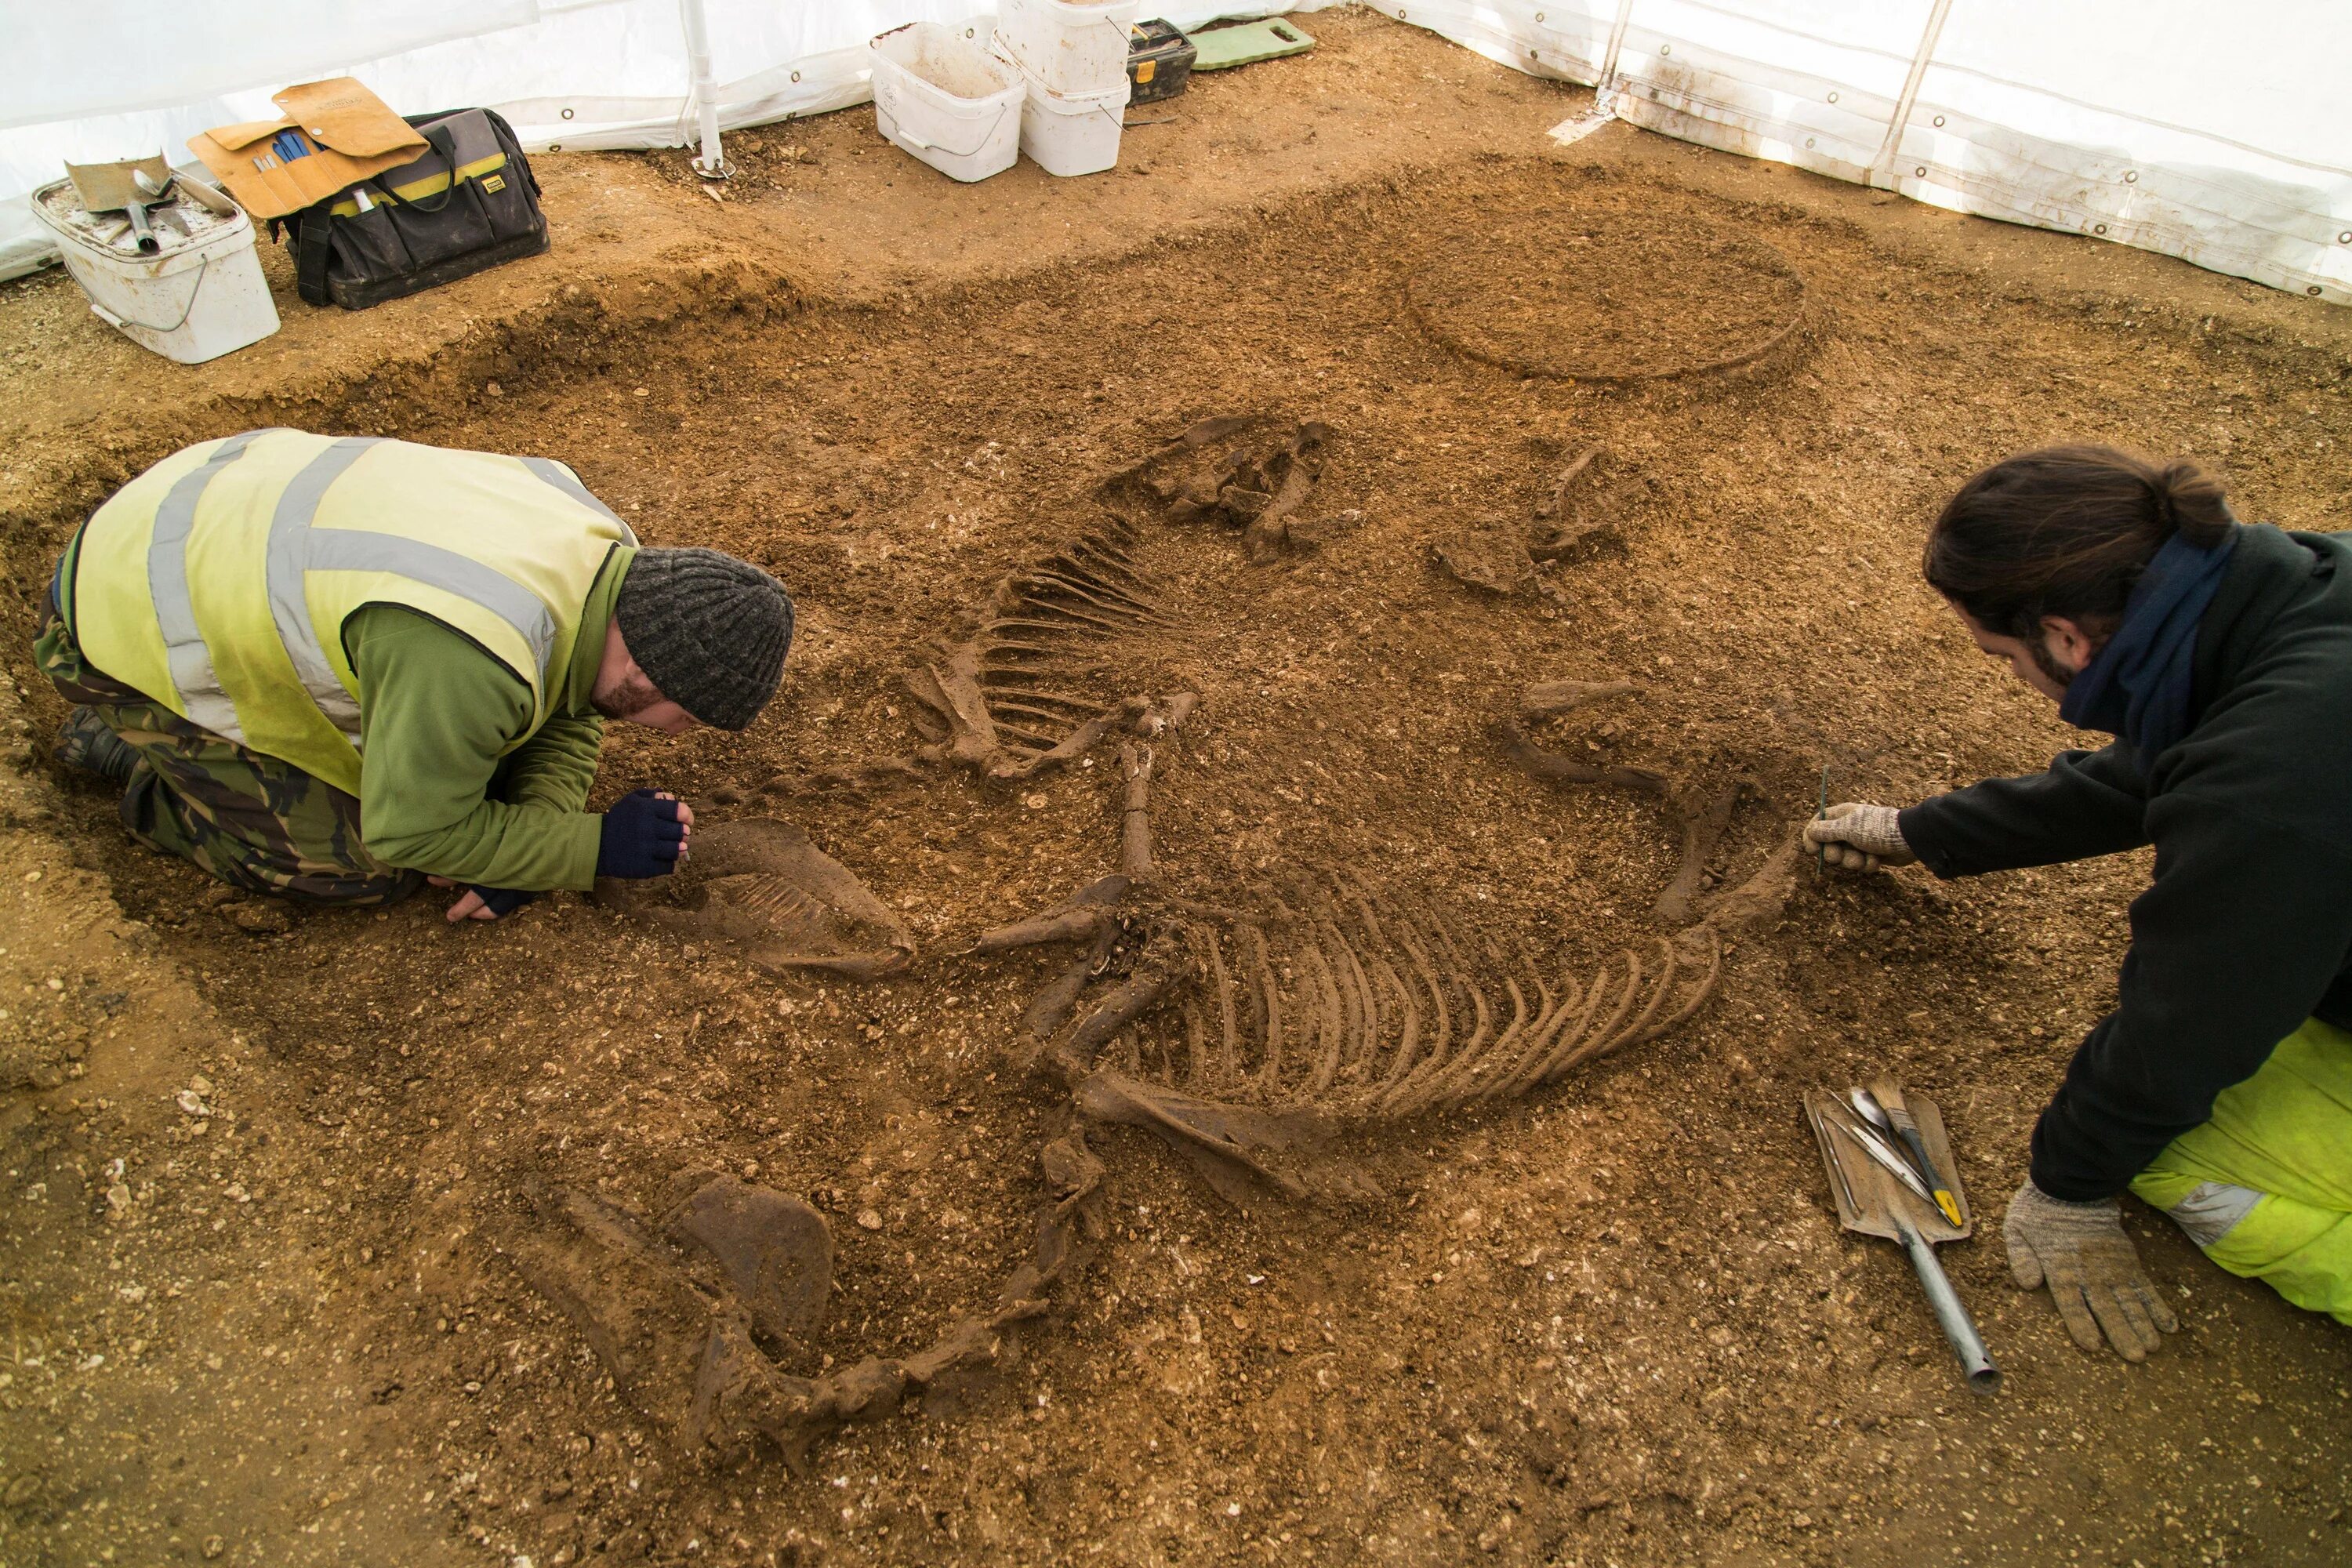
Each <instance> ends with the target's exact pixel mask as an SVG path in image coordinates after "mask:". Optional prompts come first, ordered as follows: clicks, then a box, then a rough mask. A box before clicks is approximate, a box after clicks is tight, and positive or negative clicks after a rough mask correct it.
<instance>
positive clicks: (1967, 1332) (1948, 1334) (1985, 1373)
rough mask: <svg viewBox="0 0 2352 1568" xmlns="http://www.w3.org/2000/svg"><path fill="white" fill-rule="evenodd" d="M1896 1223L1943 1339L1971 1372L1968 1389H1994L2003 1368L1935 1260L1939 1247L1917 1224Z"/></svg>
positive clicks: (1983, 1391) (1964, 1369)
mask: <svg viewBox="0 0 2352 1568" xmlns="http://www.w3.org/2000/svg"><path fill="white" fill-rule="evenodd" d="M1895 1225H1896V1226H1897V1227H1898V1228H1899V1229H1900V1230H1901V1232H1902V1236H1903V1250H1905V1251H1906V1252H1908V1253H1909V1254H1910V1255H1911V1267H1912V1268H1915V1269H1916V1270H1917V1271H1918V1274H1919V1288H1920V1289H1922V1290H1925V1291H1926V1292H1927V1305H1928V1306H1930V1307H1932V1308H1933V1309H1935V1312H1936V1321H1937V1323H1938V1324H1939V1325H1941V1326H1942V1328H1943V1331H1944V1338H1945V1339H1947V1340H1948V1341H1950V1342H1951V1345H1952V1353H1953V1354H1954V1355H1957V1356H1958V1357H1959V1358H1960V1370H1961V1371H1962V1372H1965V1373H1968V1376H1969V1392H1970V1393H1973V1394H1990V1393H1992V1392H1994V1391H1995V1390H1996V1389H1998V1388H2000V1368H1999V1367H1997V1366H1995V1365H1993V1364H1992V1357H1991V1356H1990V1355H1988V1354H1986V1353H1985V1342H1984V1336H1983V1335H1982V1334H1979V1332H1977V1324H1976V1320H1975V1319H1973V1318H1971V1317H1969V1310H1968V1309H1967V1308H1966V1307H1964V1306H1962V1305H1960V1298H1959V1293H1958V1291H1956V1290H1954V1289H1952V1282H1951V1280H1950V1279H1948V1278H1946V1276H1945V1274H1944V1266H1943V1265H1942V1264H1940V1263H1938V1262H1937V1261H1936V1249H1935V1248H1934V1247H1930V1246H1928V1245H1927V1237H1923V1236H1921V1235H1920V1234H1919V1230H1918V1227H1917V1226H1913V1225H1910V1224H1907V1223H1906V1222H1905V1221H1903V1220H1902V1219H1900V1218H1899V1217H1898V1218H1897V1219H1896V1220H1895Z"/></svg>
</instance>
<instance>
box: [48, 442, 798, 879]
mask: <svg viewBox="0 0 2352 1568" xmlns="http://www.w3.org/2000/svg"><path fill="white" fill-rule="evenodd" d="M792 635H793V607H792V601H791V599H790V598H789V597H787V596H786V595H785V593H784V590H783V587H782V584H778V583H777V582H776V581H775V579H773V578H772V577H770V576H769V575H768V574H766V573H764V572H762V571H761V570H760V569H759V568H758V567H756V566H752V565H751V564H749V563H745V562H741V561H738V560H735V559H734V558H733V557H731V556H727V555H722V554H719V552H716V551H711V550H641V549H639V548H638V546H637V541H636V536H635V534H634V533H632V532H631V531H630V530H629V527H628V525H627V524H626V523H625V522H623V521H621V520H620V519H619V518H618V517H616V516H615V515H614V513H613V511H612V510H610V509H609V508H607V507H606V506H605V505H604V503H603V502H602V501H600V500H597V499H596V498H595V497H594V496H593V495H591V494H589V493H588V490H587V489H586V488H585V487H583V485H582V484H581V482H580V480H579V479H578V477H577V476H575V475H574V474H573V473H572V470H571V469H570V468H565V467H564V466H563V465H562V464H561V463H558V462H555V461H553V460H551V459H550V458H514V457H503V456H499V455H498V454H495V453H489V452H463V451H451V450H447V449H445V448H442V447H421V446H416V445H414V444H412V443H410V442H406V441H389V440H375V439H371V438H368V437H341V438H337V437H327V436H310V435H305V434H304V433H302V432H301V431H299V430H261V431H255V432H249V433H247V434H245V435H241V436H231V437H227V438H226V439H225V440H219V441H205V442H202V443H200V444H198V445H196V446H194V447H189V448H187V449H186V450H185V451H183V452H179V453H175V454H174V455H173V456H172V457H169V458H164V459H163V461H162V462H160V463H158V464H156V465H155V466H154V467H153V468H149V469H148V470H147V471H146V472H145V473H142V474H141V475H140V476H139V477H138V478H136V479H132V480H131V482H130V483H129V484H127V485H125V486H123V487H122V489H121V490H119V491H117V492H116V493H115V494H114V495H113V496H112V497H111V498H110V500H108V501H107V502H106V503H105V504H104V505H103V506H101V507H100V508H99V509H98V510H97V511H96V512H95V513H93V514H92V515H91V516H90V518H89V521H88V522H86V523H84V524H83V525H82V527H81V529H80V530H79V531H78V532H77V533H76V534H75V536H74V538H73V540H72V542H70V543H69V544H68V546H67V548H66V552H65V553H64V555H63V557H62V558H61V559H60V560H59V562H58V571H57V575H56V577H55V578H54V580H53V581H52V583H51V585H50V590H49V595H48V602H47V616H46V618H45V620H44V622H43V625H42V627H41V633H40V638H39V641H38V643H37V646H36V649H35V653H36V657H37V661H38V663H39V665H40V668H41V669H42V671H43V672H44V673H45V674H47V676H48V678H49V679H51V680H52V681H53V682H55V683H56V685H57V688H58V691H59V692H61V693H63V694H64V696H65V698H66V700H68V702H71V703H73V704H74V705H75V706H74V709H73V712H72V714H71V716H70V717H69V718H68V721H67V722H66V726H65V731H64V732H63V734H62V735H61V736H60V737H59V739H58V759H59V760H60V761H62V762H65V763H70V764H73V765H75V766H78V767H81V768H85V769H88V770H89V771H90V772H92V773H99V774H102V775H103V776H105V777H106V778H108V779H110V780H111V781H113V782H114V783H115V784H119V785H120V786H121V790H122V821H123V826H126V827H128V828H129V829H130V830H131V835H132V836H133V837H136V838H138V839H139V840H140V841H141V842H142V843H145V844H147V845H150V846H152V847H154V848H157V849H160V850H163V851H165V852H166V853H169V854H174V855H180V856H184V857H185V858H188V859H190V860H193V861H194V862H195V863H196V864H197V865H199V866H201V867H203V868H205V869H206V870H207V871H210V872H211V873H212V874H213V875H215V877H218V878H220V879H222V880H223V881H226V882H229V883H231V884H234V885H235V886H236V887H239V888H243V889H247V890H249V891H253V892H259V893H278V894H283V895H285V896H287V897H289V898H293V899H297V900H303V901H306V902H310V903H319V904H380V903H389V902H391V901H392V900H395V899H400V898H404V897H406V896H407V895H408V894H410V893H412V892H415V890H416V889H418V888H419V887H420V886H422V885H424V884H425V882H427V881H431V882H433V883H435V884H436V885H438V886H446V887H457V888H461V889H464V891H463V893H462V894H461V895H460V896H459V898H458V899H457V901H456V902H455V903H454V904H453V905H452V906H451V907H450V909H449V911H448V916H449V919H451V920H452V921H460V920H468V919H471V920H495V919H497V918H498V917H499V916H501V915H504V914H507V913H509V911H511V910H514V909H515V908H516V907H517V906H519V905H520V904H522V903H525V902H527V901H528V900H530V899H531V898H532V897H533V896H534V895H536V894H538V893H541V892H543V891H546V890H549V889H556V888H571V889H587V888H588V887H589V886H590V885H591V884H592V883H593V881H594V879H596V878H598V877H600V876H601V877H638V878H642V877H657V876H661V875H664V874H666V873H667V872H669V871H671V870H673V869H675V868H676V867H677V863H678V862H679V861H680V860H682V859H684V858H686V856H687V853H688V850H687V842H688V835H689V834H690V833H691V832H692V831H693V826H694V816H693V813H692V812H691V811H690V810H688V807H687V806H686V805H685V803H684V802H682V801H679V800H677V798H675V797H674V796H672V795H668V794H667V793H660V792H656V791H654V790H649V789H647V790H638V791H635V792H634V793H632V794H630V795H624V796H623V797H622V798H621V799H620V800H619V801H617V802H615V803H614V806H613V808H612V809H611V810H610V811H607V812H604V813H603V814H601V815H598V814H593V813H590V812H588V811H585V810H583V807H584V806H585V805H586V804H587V799H588V788H589V785H590V784H591V783H592V782H593V779H594V778H595V774H596V753H597V749H598V746H599V744H600V743H601V742H602V739H603V735H604V721H605V720H606V719H621V720H626V721H629V722H632V723H636V724H643V725H646V726H648V727H649V728H652V729H656V730H660V731H665V732H667V733H669V734H679V733H682V732H684V731H688V730H690V729H692V728H694V727H695V726H696V725H697V724H711V725H716V726H718V727H719V728H720V729H726V730H740V729H742V728H743V727H744V726H746V725H748V724H749V723H751V720H752V719H753V718H754V717H755V716H756V715H757V714H758V713H759V711H760V710H761V708H763V707H765V706H766V704H767V702H768V700H769V699H770V698H771V697H772V696H773V695H774V694H775V690H776V685H777V682H778V680H779V679H781V678H782V670H783V664H784V655H785V653H786V651H787V649H788V648H789V647H790V646H791V642H792Z"/></svg>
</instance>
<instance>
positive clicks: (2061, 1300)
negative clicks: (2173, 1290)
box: [2000, 1181, 2180, 1361]
mask: <svg viewBox="0 0 2352 1568" xmlns="http://www.w3.org/2000/svg"><path fill="white" fill-rule="evenodd" d="M2000 1234H2001V1238H2002V1239H2003V1240H2004V1241H2006V1242H2007V1243H2008V1244H2009V1271H2010V1273H2011V1276H2012V1277H2013V1278H2015V1279H2016V1280H2017V1282H2018V1284H2019V1285H2020V1286H2021V1287H2022V1288H2023V1289H2028V1290H2031V1289H2034V1288H2035V1287H2036V1286H2039V1285H2045V1284H2046V1285H2048V1286H2049V1287H2050V1299H2051V1300H2053V1301H2054V1302H2056V1303H2057V1306H2058V1315H2059V1317H2061V1318H2063V1319H2064V1320H2065V1322H2066V1331H2067V1332H2068V1333H2070V1334H2072V1335H2074V1342H2075V1343H2076V1344H2078V1345H2080V1346H2082V1347H2083V1348H2084V1350H2086V1351H2095V1350H2097V1349H2098V1348H2099V1333H2100V1331H2101V1330H2105V1331H2106V1337H2107V1342H2108V1343H2109V1344H2111V1345H2113V1346H2115V1348H2116V1354H2117V1355H2119V1356H2121V1357H2123V1358H2124V1360H2126V1361H2145V1360H2146V1359H2147V1352H2150V1351H2152V1350H2154V1349H2156V1348H2157V1347H2158V1345H2160V1344H2162V1343H2163V1342H2164V1336H2165V1335H2166V1334H2168V1333H2171V1332H2173V1331H2175V1330H2177V1329H2179V1327H2180V1320H2179V1318H2176V1317H2174V1316H2173V1314H2172V1309H2171V1308H2170V1307H2168V1306H2166V1305H2165V1304H2164V1298H2163V1297H2162V1296H2161V1295H2160V1294H2158V1291H2157V1288H2156V1282H2155V1281H2154V1280H2152V1279H2149V1278H2148V1277H2147V1270H2146V1269H2145V1268H2141V1267H2140V1261H2139V1253H2138V1251H2137V1248H2135V1247H2133V1246H2132V1244H2131V1237H2127V1236H2126V1235H2125V1234H2124V1219H2123V1210H2122V1208H2121V1207H2120V1206H2119V1205H2117V1204H2116V1200H2115V1199H2113V1198H2107V1199H2105V1200H2103V1201H2101V1202H2098V1203H2093V1204H2074V1203H2068V1202H2067V1201H2065V1200H2064V1199H2063V1198H2053V1197H2052V1196H2051V1195H2050V1194H2048V1193H2045V1192H2043V1191H2042V1189H2041V1188H2039V1187H2037V1186H2035V1185H2034V1184H2032V1182H2031V1181H2028V1182H2027V1183H2026V1184H2024V1185H2023V1186H2021V1187H2020V1188H2018V1189H2017V1195H2016V1196H2015V1197H2012V1198H2011V1199H2010V1200H2009V1213H2008V1215H2007V1216H2006V1217H2004V1218H2003V1219H2002V1220H2001V1222H2000Z"/></svg>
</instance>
